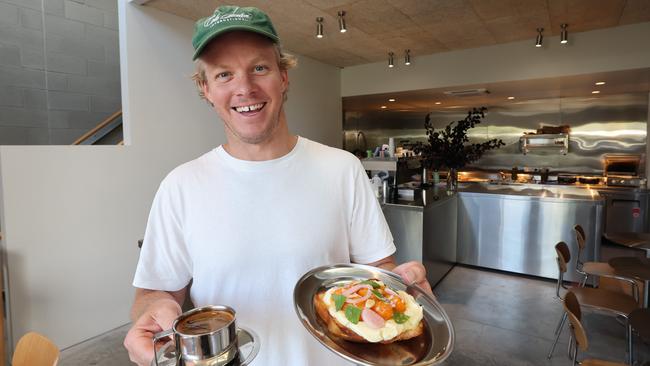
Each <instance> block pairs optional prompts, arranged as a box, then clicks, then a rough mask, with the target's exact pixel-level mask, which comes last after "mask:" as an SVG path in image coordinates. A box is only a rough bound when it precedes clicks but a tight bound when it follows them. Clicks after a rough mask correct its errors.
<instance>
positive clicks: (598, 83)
mask: <svg viewBox="0 0 650 366" xmlns="http://www.w3.org/2000/svg"><path fill="white" fill-rule="evenodd" d="M596 85H605V82H604V81H596Z"/></svg>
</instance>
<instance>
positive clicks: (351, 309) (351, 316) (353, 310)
mask: <svg viewBox="0 0 650 366" xmlns="http://www.w3.org/2000/svg"><path fill="white" fill-rule="evenodd" d="M345 317H346V318H347V319H348V320H349V321H350V322H351V323H352V324H357V323H358V322H359V319H360V318H361V309H359V308H358V307H356V306H354V305H348V306H347V307H346V308H345Z"/></svg>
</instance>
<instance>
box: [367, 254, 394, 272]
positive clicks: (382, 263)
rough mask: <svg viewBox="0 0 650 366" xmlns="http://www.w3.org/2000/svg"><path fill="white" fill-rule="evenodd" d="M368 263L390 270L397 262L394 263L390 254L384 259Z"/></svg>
mask: <svg viewBox="0 0 650 366" xmlns="http://www.w3.org/2000/svg"><path fill="white" fill-rule="evenodd" d="M368 265H369V266H373V267H379V268H381V269H385V270H387V271H392V270H393V268H395V267H397V264H396V263H395V257H393V256H392V255H391V256H388V257H386V258H384V259H381V260H378V261H377V262H373V263H368Z"/></svg>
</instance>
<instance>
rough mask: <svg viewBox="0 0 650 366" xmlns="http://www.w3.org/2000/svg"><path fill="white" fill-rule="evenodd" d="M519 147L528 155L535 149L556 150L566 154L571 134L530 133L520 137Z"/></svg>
mask: <svg viewBox="0 0 650 366" xmlns="http://www.w3.org/2000/svg"><path fill="white" fill-rule="evenodd" d="M519 148H520V150H521V152H522V153H523V154H524V155H526V154H528V153H530V152H535V151H556V152H558V153H560V154H563V155H566V154H567V153H568V152H569V134H566V133H557V134H529V135H523V136H522V137H520V138H519Z"/></svg>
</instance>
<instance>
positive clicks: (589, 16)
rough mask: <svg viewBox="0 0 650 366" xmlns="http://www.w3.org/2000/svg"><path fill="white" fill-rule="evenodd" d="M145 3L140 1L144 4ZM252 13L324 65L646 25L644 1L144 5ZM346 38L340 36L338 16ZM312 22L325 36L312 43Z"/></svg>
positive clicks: (164, 1) (213, 0)
mask: <svg viewBox="0 0 650 366" xmlns="http://www.w3.org/2000/svg"><path fill="white" fill-rule="evenodd" d="M145 1H146V0H145ZM232 3H236V4H237V5H241V6H256V7H258V8H260V9H263V10H264V11H266V12H267V13H268V14H269V15H270V16H271V18H272V19H273V22H274V25H275V27H276V29H277V31H278V33H279V34H280V38H281V39H282V43H283V45H284V47H285V48H286V49H288V50H291V51H293V52H296V53H298V54H302V55H305V56H309V57H311V58H314V59H316V60H319V61H322V62H325V63H327V64H330V65H334V66H339V67H345V66H352V65H358V64H365V63H370V62H378V61H386V60H387V59H388V56H387V55H388V52H391V51H392V52H394V53H395V55H396V58H398V59H396V62H399V61H398V60H401V58H402V57H403V55H404V50H405V49H410V50H411V54H412V56H413V57H417V56H418V55H429V54H433V53H437V52H445V51H451V50H459V49H466V48H474V47H480V46H489V45H494V44H499V43H507V42H513V41H521V40H530V42H531V46H532V45H533V44H534V41H535V37H536V35H537V32H536V28H539V27H542V28H544V36H545V37H549V36H557V35H559V34H560V24H562V23H567V24H568V31H569V37H571V34H572V33H576V32H584V31H589V30H594V29H601V28H608V27H616V26H620V25H624V24H632V23H640V22H647V21H650V0H272V1H270V0H246V1H222V0H193V1H187V0H149V1H146V2H145V5H146V6H151V7H153V8H157V9H160V10H163V11H166V12H169V13H173V14H176V15H178V16H181V17H184V18H188V19H192V20H197V19H200V18H202V17H205V16H208V15H210V14H211V13H212V12H213V11H214V9H215V8H216V7H217V6H219V5H227V4H232ZM340 10H343V11H345V12H346V16H345V19H346V23H347V29H348V31H347V32H346V33H340V32H339V30H338V16H337V13H338V11H340ZM316 17H323V18H324V22H323V24H324V33H325V37H324V38H322V39H317V38H316V37H315V32H316Z"/></svg>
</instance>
